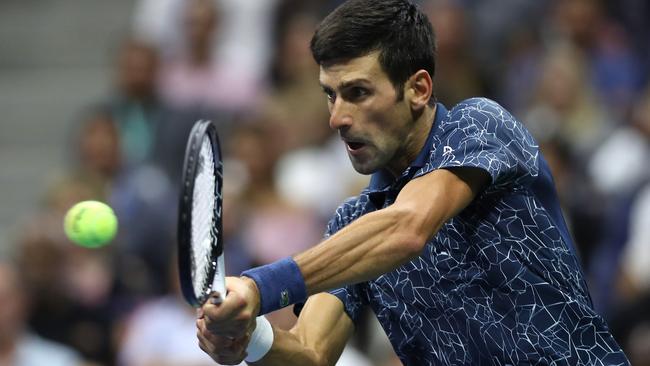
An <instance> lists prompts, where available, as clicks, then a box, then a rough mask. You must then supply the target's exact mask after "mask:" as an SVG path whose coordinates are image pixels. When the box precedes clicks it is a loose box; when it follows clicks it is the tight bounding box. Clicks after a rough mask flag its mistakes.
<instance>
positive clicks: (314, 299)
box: [197, 278, 354, 366]
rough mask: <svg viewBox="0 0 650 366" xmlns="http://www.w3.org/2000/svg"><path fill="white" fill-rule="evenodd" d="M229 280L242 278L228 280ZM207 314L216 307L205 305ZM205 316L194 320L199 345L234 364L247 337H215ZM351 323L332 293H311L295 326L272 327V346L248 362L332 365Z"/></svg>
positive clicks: (254, 363) (223, 360)
mask: <svg viewBox="0 0 650 366" xmlns="http://www.w3.org/2000/svg"><path fill="white" fill-rule="evenodd" d="M229 280H230V281H241V280H240V279H236V278H235V279H230V278H229ZM203 311H204V312H205V314H206V315H207V316H208V317H209V316H210V315H211V314H212V313H213V312H215V311H218V306H215V305H205V306H204V307H203ZM203 319H204V318H200V319H199V320H198V321H197V326H198V328H199V332H198V337H199V344H200V345H201V348H202V349H203V350H204V351H205V352H206V353H208V354H209V355H210V356H211V357H212V358H213V359H214V360H216V361H217V362H222V363H227V364H234V363H239V362H240V361H241V359H242V358H243V354H244V353H243V352H244V349H245V347H246V343H247V339H246V340H245V341H243V342H237V341H230V340H227V339H226V338H222V337H219V336H215V335H214V333H212V332H210V331H209V330H207V328H206V324H205V321H204V320H203ZM353 328H354V326H353V323H352V320H351V319H350V318H349V317H348V315H347V314H346V313H345V311H344V310H343V304H342V303H341V301H340V300H339V299H337V298H336V297H335V296H334V295H331V294H328V293H322V294H318V295H314V296H311V297H310V298H309V299H308V300H307V303H306V304H305V307H304V308H303V310H302V312H301V313H300V316H299V317H298V321H297V323H296V325H295V326H294V327H293V328H292V329H291V330H289V331H285V330H281V329H273V337H274V339H273V345H272V347H271V349H270V350H269V352H268V353H267V354H266V355H265V356H264V357H263V358H262V359H260V360H259V361H257V362H253V363H250V364H251V365H260V366H275V365H306V366H310V365H315V366H321V365H334V364H335V363H336V361H337V360H338V358H339V357H340V355H341V352H342V351H343V348H344V347H345V344H346V343H347V340H348V339H349V338H350V335H351V333H352V330H353Z"/></svg>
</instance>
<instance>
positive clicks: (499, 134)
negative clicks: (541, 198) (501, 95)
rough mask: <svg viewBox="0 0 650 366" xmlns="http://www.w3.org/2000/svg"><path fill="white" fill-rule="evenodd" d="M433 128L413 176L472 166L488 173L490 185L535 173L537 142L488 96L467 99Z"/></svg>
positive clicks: (522, 181) (523, 181)
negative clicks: (424, 157)
mask: <svg viewBox="0 0 650 366" xmlns="http://www.w3.org/2000/svg"><path fill="white" fill-rule="evenodd" d="M434 128H436V131H435V135H434V138H433V143H432V146H431V152H430V155H429V158H428V160H427V163H426V164H425V165H424V166H423V167H422V168H421V169H419V170H418V171H417V172H416V173H415V176H416V177H417V176H421V175H424V174H427V173H429V172H431V171H433V170H436V169H441V168H459V167H474V168H480V169H483V170H485V171H486V172H488V173H489V174H490V177H491V178H492V188H494V187H497V188H498V187H503V186H507V185H512V184H515V185H520V186H521V185H529V184H530V183H531V182H533V181H534V179H535V178H536V177H537V174H538V170H539V168H538V154H539V147H538V146H537V143H536V142H535V140H534V139H533V137H532V136H531V135H530V133H529V132H528V131H527V130H526V128H525V127H524V126H523V125H522V124H521V123H520V122H518V121H517V120H516V119H515V118H514V117H513V116H512V115H511V114H510V113H509V112H508V111H506V110H505V109H504V108H503V107H501V106H500V105H499V104H497V103H496V102H494V101H492V100H489V99H485V98H474V99H468V100H467V101H465V102H463V103H461V104H459V105H457V106H456V107H454V108H453V109H452V110H450V111H449V114H448V116H447V118H444V119H443V120H442V121H441V122H440V123H439V124H438V125H437V126H434Z"/></svg>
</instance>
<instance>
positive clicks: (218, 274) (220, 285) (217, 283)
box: [212, 252, 226, 301]
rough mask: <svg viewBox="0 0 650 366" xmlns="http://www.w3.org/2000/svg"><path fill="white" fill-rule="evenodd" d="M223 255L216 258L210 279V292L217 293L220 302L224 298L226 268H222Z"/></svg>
mask: <svg viewBox="0 0 650 366" xmlns="http://www.w3.org/2000/svg"><path fill="white" fill-rule="evenodd" d="M223 257H224V253H223V252H222V253H221V255H220V256H219V257H218V258H217V265H216V266H215V271H214V278H213V279H212V291H216V292H218V293H219V295H220V298H221V301H223V299H225V298H226V268H225V267H224V258H223Z"/></svg>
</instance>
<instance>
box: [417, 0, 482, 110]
mask: <svg viewBox="0 0 650 366" xmlns="http://www.w3.org/2000/svg"><path fill="white" fill-rule="evenodd" d="M425 11H426V14H427V16H428V17H429V19H430V20H431V24H433V26H434V29H435V30H436V37H437V39H436V41H437V46H438V49H437V51H436V57H437V59H436V68H437V69H439V70H444V72H440V73H436V75H435V78H434V84H435V85H436V98H438V99H439V100H444V101H445V103H448V105H449V106H454V105H456V104H457V103H458V102H460V101H462V100H464V99H467V98H471V97H475V96H478V95H484V94H485V92H486V89H485V86H484V82H483V80H482V75H481V73H480V71H479V68H478V67H477V65H476V64H475V60H476V59H475V58H472V57H471V55H470V52H471V50H472V45H471V40H470V38H469V29H468V19H467V11H466V9H464V8H463V7H462V5H461V4H459V3H458V2H457V1H453V0H442V1H427V2H426V3H425Z"/></svg>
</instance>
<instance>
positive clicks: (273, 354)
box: [248, 328, 322, 366]
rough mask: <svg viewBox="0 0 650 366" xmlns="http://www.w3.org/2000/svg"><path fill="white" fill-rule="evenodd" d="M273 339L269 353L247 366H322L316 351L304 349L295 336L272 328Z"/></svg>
mask: <svg viewBox="0 0 650 366" xmlns="http://www.w3.org/2000/svg"><path fill="white" fill-rule="evenodd" d="M273 337H274V339H273V347H271V350H270V351H269V353H267V354H266V355H265V356H264V357H263V358H262V359H260V360H259V361H257V362H249V363H248V364H249V365H255V366H258V365H259V366H276V365H277V366H284V365H305V366H320V365H322V362H321V361H320V359H319V355H318V354H317V353H316V351H314V350H312V349H309V348H307V347H305V345H304V344H302V343H301V342H300V339H299V338H298V337H297V336H296V335H295V334H293V333H291V332H289V331H286V330H282V329H277V328H274V329H273Z"/></svg>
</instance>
